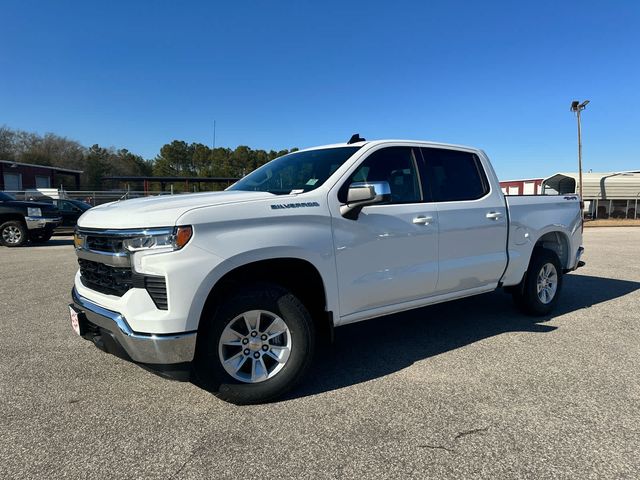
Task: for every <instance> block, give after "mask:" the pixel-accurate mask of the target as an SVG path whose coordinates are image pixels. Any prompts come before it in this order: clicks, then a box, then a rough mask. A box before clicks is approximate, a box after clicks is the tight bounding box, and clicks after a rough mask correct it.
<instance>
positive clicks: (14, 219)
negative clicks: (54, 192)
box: [0, 192, 62, 247]
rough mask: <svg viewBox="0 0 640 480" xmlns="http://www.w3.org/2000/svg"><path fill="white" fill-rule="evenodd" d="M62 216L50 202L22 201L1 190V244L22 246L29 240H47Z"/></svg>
mask: <svg viewBox="0 0 640 480" xmlns="http://www.w3.org/2000/svg"><path fill="white" fill-rule="evenodd" d="M61 222H62V218H61V217H60V212H58V209H57V208H56V207H55V206H54V205H52V204H50V203H40V202H21V201H17V200H15V199H14V198H13V197H12V196H11V195H9V194H7V193H4V192H0V244H2V245H4V246H6V247H20V246H22V245H24V244H26V243H27V242H28V241H29V240H31V241H32V242H46V241H47V240H49V239H50V238H51V235H53V230H54V229H55V228H56V227H57V226H58V225H60V223H61Z"/></svg>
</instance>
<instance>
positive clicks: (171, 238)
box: [122, 225, 193, 252]
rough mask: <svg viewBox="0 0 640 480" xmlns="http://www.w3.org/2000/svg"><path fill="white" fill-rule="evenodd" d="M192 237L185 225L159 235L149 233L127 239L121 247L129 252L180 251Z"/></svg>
mask: <svg viewBox="0 0 640 480" xmlns="http://www.w3.org/2000/svg"><path fill="white" fill-rule="evenodd" d="M192 235H193V229H192V228H191V226H189V225H187V226H183V227H176V228H174V229H173V231H168V232H161V233H152V232H150V233H149V234H148V235H140V236H137V237H133V238H127V239H125V240H123V241H122V246H123V247H124V248H125V249H126V250H129V251H130V252H137V251H140V250H151V249H171V250H180V249H181V248H182V247H184V246H185V245H186V244H187V243H189V240H191V236H192Z"/></svg>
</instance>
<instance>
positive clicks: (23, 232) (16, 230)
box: [0, 220, 28, 247]
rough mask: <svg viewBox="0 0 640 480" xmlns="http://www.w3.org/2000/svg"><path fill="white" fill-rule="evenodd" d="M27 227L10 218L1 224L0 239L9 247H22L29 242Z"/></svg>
mask: <svg viewBox="0 0 640 480" xmlns="http://www.w3.org/2000/svg"><path fill="white" fill-rule="evenodd" d="M27 238H28V237H27V228H26V227H25V225H24V224H23V223H22V222H20V221H18V220H9V221H8V222H4V223H3V224H2V225H0V241H2V244H3V245H5V246H7V247H21V246H22V245H24V244H25V243H27Z"/></svg>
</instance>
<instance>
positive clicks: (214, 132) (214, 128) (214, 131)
mask: <svg viewBox="0 0 640 480" xmlns="http://www.w3.org/2000/svg"><path fill="white" fill-rule="evenodd" d="M213 148H216V121H215V120H214V121H213Z"/></svg>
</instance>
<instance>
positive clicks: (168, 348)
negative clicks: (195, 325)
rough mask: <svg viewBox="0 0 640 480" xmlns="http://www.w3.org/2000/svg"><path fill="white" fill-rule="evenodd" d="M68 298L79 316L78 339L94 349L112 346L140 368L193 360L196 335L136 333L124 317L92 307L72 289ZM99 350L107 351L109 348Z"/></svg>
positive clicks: (98, 307)
mask: <svg viewBox="0 0 640 480" xmlns="http://www.w3.org/2000/svg"><path fill="white" fill-rule="evenodd" d="M71 298H72V300H73V303H72V304H71V305H70V306H71V307H72V308H73V309H74V310H75V311H76V312H78V313H79V314H80V315H79V317H80V319H81V335H82V336H83V337H84V338H86V339H87V340H92V341H93V342H94V343H95V344H96V345H97V346H100V347H101V348H102V346H101V345H100V344H102V345H103V346H104V345H105V344H106V343H109V344H112V345H113V344H115V347H119V348H120V349H122V350H123V351H124V352H125V353H126V355H127V356H128V357H129V359H131V360H132V361H134V362H136V363H142V364H150V365H169V364H179V363H186V362H191V361H192V360H193V357H194V353H195V346H196V332H183V333H175V334H159V335H158V334H149V333H136V332H134V331H133V330H132V329H131V327H130V326H129V324H128V323H127V320H126V319H125V318H124V316H122V315H121V314H120V313H118V312H114V311H111V310H107V309H106V308H103V307H101V306H99V305H96V304H95V303H93V302H92V301H91V300H89V299H87V298H85V297H83V296H81V295H80V294H78V292H77V291H76V289H75V287H74V288H73V290H72V291H71ZM97 337H101V338H100V339H98V338H97ZM116 349H117V348H116ZM103 350H106V351H109V348H103ZM109 353H116V352H114V351H109ZM116 354H117V353H116ZM120 356H121V355H120Z"/></svg>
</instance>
